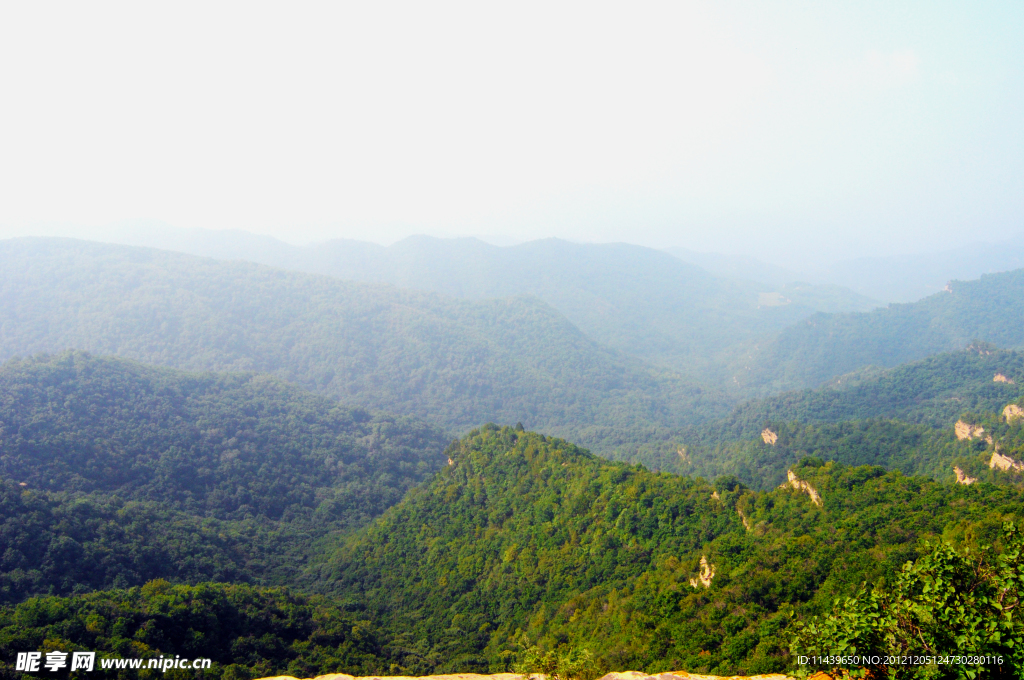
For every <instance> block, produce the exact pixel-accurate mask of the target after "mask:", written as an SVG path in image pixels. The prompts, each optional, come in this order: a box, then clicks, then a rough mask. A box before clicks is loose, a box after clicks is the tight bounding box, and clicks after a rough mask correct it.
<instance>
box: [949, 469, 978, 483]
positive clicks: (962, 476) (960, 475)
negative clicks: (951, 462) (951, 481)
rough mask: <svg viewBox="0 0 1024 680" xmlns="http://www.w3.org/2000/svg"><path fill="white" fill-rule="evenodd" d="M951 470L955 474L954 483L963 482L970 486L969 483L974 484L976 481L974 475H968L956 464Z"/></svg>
mask: <svg viewBox="0 0 1024 680" xmlns="http://www.w3.org/2000/svg"><path fill="white" fill-rule="evenodd" d="M953 472H954V473H955V474H956V483H957V484H963V485H964V486H970V485H971V484H974V483H975V482H976V481H978V480H977V478H976V477H968V476H967V473H965V472H964V471H963V470H961V469H960V466H959V465H957V466H956V467H954V468H953Z"/></svg>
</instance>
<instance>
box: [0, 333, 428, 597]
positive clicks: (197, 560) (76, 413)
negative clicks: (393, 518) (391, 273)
mask: <svg viewBox="0 0 1024 680" xmlns="http://www.w3.org/2000/svg"><path fill="white" fill-rule="evenodd" d="M447 443H448V439H447V438H446V437H445V436H444V435H443V434H442V433H441V432H440V431H439V430H437V429H436V428H432V427H430V426H428V425H426V424H424V423H423V422H420V421H416V420H413V419H411V418H400V417H394V416H385V415H371V414H369V413H367V412H365V411H362V410H353V409H348V408H344V407H341V406H338V405H337V404H335V403H333V402H331V401H330V400H328V399H325V398H323V397H319V396H316V395H313V394H311V393H309V392H307V391H305V390H303V389H301V388H298V387H296V386H293V385H288V384H285V383H282V382H281V381H279V380H277V379H274V378H270V377H268V376H259V375H253V374H244V373H239V374H218V373H186V372H182V371H173V370H170V369H166V368H153V367H148V366H143V365H141V364H137V363H135V362H132V361H127V360H125V359H118V358H112V357H94V356H90V355H88V354H84V353H80V352H67V353H64V354H61V355H58V356H53V357H46V356H41V357H36V358H34V359H28V360H13V361H9V362H7V363H6V364H4V365H3V366H2V367H0V506H2V507H3V516H2V518H0V545H3V547H4V549H3V551H0V600H6V601H10V600H17V599H21V598H22V597H24V596H25V595H29V594H39V593H70V592H79V591H80V590H82V589H97V588H110V587H127V586H131V585H141V584H143V583H145V582H146V581H148V580H150V579H153V578H158V577H163V578H168V579H172V580H175V581H185V582H192V583H195V582H200V581H210V580H216V581H226V580H230V581H253V582H259V583H277V584H284V583H294V582H295V581H296V580H297V575H298V574H299V573H300V572H301V571H302V570H303V569H304V567H305V565H306V564H307V563H308V561H309V559H310V554H311V551H312V549H313V545H314V543H315V542H316V541H317V540H319V539H322V538H323V537H325V536H327V535H328V534H330V533H331V532H339V531H346V530H352V529H354V528H357V527H359V526H362V525H364V524H365V523H366V522H368V521H369V520H371V519H372V518H374V517H376V516H378V515H379V514H380V513H381V512H383V511H384V510H385V509H386V508H388V507H390V506H391V505H393V504H395V503H396V502H398V501H399V500H400V499H401V498H402V496H403V495H404V494H405V492H406V491H407V490H408V489H410V488H411V487H413V486H414V485H416V484H419V483H420V482H422V481H424V480H425V479H427V478H429V476H430V475H432V474H433V473H434V472H435V471H436V470H438V469H439V468H440V467H441V466H442V465H444V462H445V460H446V459H445V457H444V456H443V455H442V451H443V450H444V447H445V446H446V445H447Z"/></svg>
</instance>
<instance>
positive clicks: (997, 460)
mask: <svg viewBox="0 0 1024 680" xmlns="http://www.w3.org/2000/svg"><path fill="white" fill-rule="evenodd" d="M988 466H989V468H991V469H993V470H1013V471H1017V470H1024V463H1019V462H1017V461H1015V460H1014V459H1013V458H1010V457H1009V456H1004V455H1003V454H1001V453H999V452H997V451H993V452H992V458H991V460H989V461H988Z"/></svg>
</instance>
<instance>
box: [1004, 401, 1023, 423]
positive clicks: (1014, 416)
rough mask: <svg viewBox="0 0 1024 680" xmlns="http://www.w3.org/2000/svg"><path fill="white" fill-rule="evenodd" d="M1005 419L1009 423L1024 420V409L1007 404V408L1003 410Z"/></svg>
mask: <svg viewBox="0 0 1024 680" xmlns="http://www.w3.org/2000/svg"><path fill="white" fill-rule="evenodd" d="M1003 418H1005V419H1006V422H1007V423H1012V422H1013V421H1015V420H1019V419H1021V418H1024V408H1021V407H1020V406H1017V405H1016V404H1007V405H1006V408H1004V409H1003Z"/></svg>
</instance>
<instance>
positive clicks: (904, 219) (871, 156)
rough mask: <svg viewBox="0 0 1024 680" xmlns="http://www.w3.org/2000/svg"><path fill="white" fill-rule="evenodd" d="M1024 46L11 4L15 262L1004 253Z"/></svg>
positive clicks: (932, 12)
mask: <svg viewBox="0 0 1024 680" xmlns="http://www.w3.org/2000/svg"><path fill="white" fill-rule="evenodd" d="M1022 35H1024V3H1022V2H1019V1H1013V2H1002V3H1000V2H988V3H967V2H958V3H944V2H938V1H936V0H928V1H927V2H892V1H891V0H887V1H885V2H869V1H866V0H857V1H856V2H827V1H825V0H815V1H814V2H789V3H783V2H764V1H763V0H761V1H757V2H729V1H719V2H694V3H689V2H671V3H635V2H629V3H626V2H623V3H618V4H607V3H597V2H585V3H582V2H581V3H567V4H563V3H556V2H549V1H545V2H539V3H528V2H509V3H502V4H499V3H489V2H466V3H444V2H415V3H414V2H410V3H388V2H376V1H375V2H351V3H344V2H330V3H284V2H281V3H276V4H270V3H252V2H247V3H232V4H226V3H216V2H202V3H187V2H174V3H139V2H131V3H104V2H90V3H79V2H76V3H71V2H67V3H60V2H19V3H15V2H9V3H4V4H3V5H2V9H0V93H2V94H0V96H2V100H0V235H12V234H23V233H39V234H43V233H80V234H83V235H87V234H89V233H91V231H90V230H92V231H95V229H96V228H97V227H98V226H101V225H107V224H112V223H117V222H120V221H122V220H132V219H145V220H159V221H163V222H166V223H169V224H172V225H175V226H178V227H204V228H214V229H217V228H236V229H246V230H249V231H254V232H259V233H266V234H272V235H275V236H278V237H279V238H284V239H286V240H289V241H293V242H307V241H310V240H317V239H324V238H329V237H334V236H343V237H349V238H361V239H366V240H374V241H378V242H385V243H386V242H390V241H393V240H395V239H398V238H401V237H403V236H405V235H408V234H412V233H430V234H435V235H460V234H490V235H505V236H508V237H512V238H517V239H523V240H526V239H532V238H538V237H544V236H560V237H563V238H570V239H576V240H584V241H612V240H621V241H628V242H633V243H641V244H644V245H653V246H669V245H681V246H686V247H690V248H694V249H700V250H719V251H724V252H734V253H748V254H749V253H757V254H760V255H762V256H763V257H765V258H766V259H776V260H785V259H787V258H789V259H791V258H792V257H793V256H794V253H797V252H798V250H797V249H798V247H801V246H808V247H809V251H808V252H811V253H813V254H817V255H819V256H822V257H829V256H837V257H838V256H844V255H860V254H869V253H876V252H877V253H889V252H909V251H917V250H931V249H937V248H945V247H950V246H954V245H956V244H957V243H961V242H964V241H965V240H998V239H1001V238H1007V237H1010V236H1012V235H1014V234H1017V233H1019V232H1024V228H1022V225H1024V220H1022V217H1024V144H1022V141H1024V106H1022V104H1024V72H1022V71H1024V39H1022V38H1021V36H1022ZM799 252H803V251H799ZM801 256H802V255H801Z"/></svg>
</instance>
